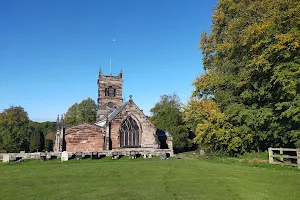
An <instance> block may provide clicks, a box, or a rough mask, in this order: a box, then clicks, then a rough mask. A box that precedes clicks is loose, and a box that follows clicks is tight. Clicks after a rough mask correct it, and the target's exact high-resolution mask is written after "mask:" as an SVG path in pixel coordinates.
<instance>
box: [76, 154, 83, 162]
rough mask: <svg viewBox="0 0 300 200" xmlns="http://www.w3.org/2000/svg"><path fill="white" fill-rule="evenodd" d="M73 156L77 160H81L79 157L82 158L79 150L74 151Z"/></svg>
mask: <svg viewBox="0 0 300 200" xmlns="http://www.w3.org/2000/svg"><path fill="white" fill-rule="evenodd" d="M75 157H76V159H77V160H81V159H82V158H83V156H82V153H81V152H76V153H75Z"/></svg>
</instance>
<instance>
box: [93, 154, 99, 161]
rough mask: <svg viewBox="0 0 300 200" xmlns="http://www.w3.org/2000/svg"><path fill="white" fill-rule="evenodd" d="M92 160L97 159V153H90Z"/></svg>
mask: <svg viewBox="0 0 300 200" xmlns="http://www.w3.org/2000/svg"><path fill="white" fill-rule="evenodd" d="M92 159H93V160H94V159H98V152H92Z"/></svg>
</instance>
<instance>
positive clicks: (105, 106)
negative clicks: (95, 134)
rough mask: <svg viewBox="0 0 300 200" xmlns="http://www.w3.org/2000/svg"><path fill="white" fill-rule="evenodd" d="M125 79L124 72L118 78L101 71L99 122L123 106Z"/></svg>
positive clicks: (99, 81) (99, 79) (99, 82)
mask: <svg viewBox="0 0 300 200" xmlns="http://www.w3.org/2000/svg"><path fill="white" fill-rule="evenodd" d="M122 90H123V79H122V71H120V73H119V75H118V76H112V75H109V76H106V75H103V74H102V71H101V69H100V71H99V76H98V112H97V121H98V120H101V119H102V118H103V117H104V116H105V115H106V114H107V113H109V112H111V111H113V110H114V109H116V108H119V107H121V106H122V105H123V98H122Z"/></svg>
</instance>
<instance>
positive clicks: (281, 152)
mask: <svg viewBox="0 0 300 200" xmlns="http://www.w3.org/2000/svg"><path fill="white" fill-rule="evenodd" d="M279 152H280V161H281V162H283V150H282V148H281V147H280V150H279Z"/></svg>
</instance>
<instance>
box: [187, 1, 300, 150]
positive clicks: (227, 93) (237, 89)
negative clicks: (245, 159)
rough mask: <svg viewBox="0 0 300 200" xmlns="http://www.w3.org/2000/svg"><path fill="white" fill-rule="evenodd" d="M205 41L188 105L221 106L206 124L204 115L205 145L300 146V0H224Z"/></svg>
mask: <svg viewBox="0 0 300 200" xmlns="http://www.w3.org/2000/svg"><path fill="white" fill-rule="evenodd" d="M200 49H201V50H202V53H203V66H204V69H205V73H204V74H202V75H201V76H200V77H198V78H196V80H195V81H194V83H193V85H194V86H195V91H194V93H193V96H192V99H191V101H190V102H189V104H188V106H187V112H190V111H191V110H193V108H195V107H193V103H192V101H199V102H201V101H203V100H210V101H213V102H215V104H216V107H215V111H218V112H220V115H217V117H216V118H214V119H213V120H215V121H213V120H212V119H208V120H207V121H206V122H207V123H206V127H204V126H203V120H206V118H207V117H206V116H201V117H200V118H199V120H198V122H199V124H197V125H196V126H197V127H199V126H202V128H199V129H198V131H197V138H198V142H199V144H200V145H202V146H205V147H207V148H210V149H219V150H225V151H228V152H230V153H232V154H236V153H243V152H245V151H251V150H253V149H255V150H265V149H267V148H268V147H270V146H273V147H277V146H280V147H295V146H298V147H299V146H300V123H299V121H300V94H299V92H300V1H298V0H289V1H283V0H251V1H248V0H247V1H244V0H219V2H218V5H217V6H216V7H215V9H214V14H213V24H212V26H211V32H210V34H207V33H206V32H204V33H203V34H202V36H201V42H200ZM187 116H188V115H187ZM190 116H191V115H190ZM189 119H190V118H189V117H187V120H189ZM194 121H195V120H194ZM193 126H194V127H195V124H194V125H193Z"/></svg>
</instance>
